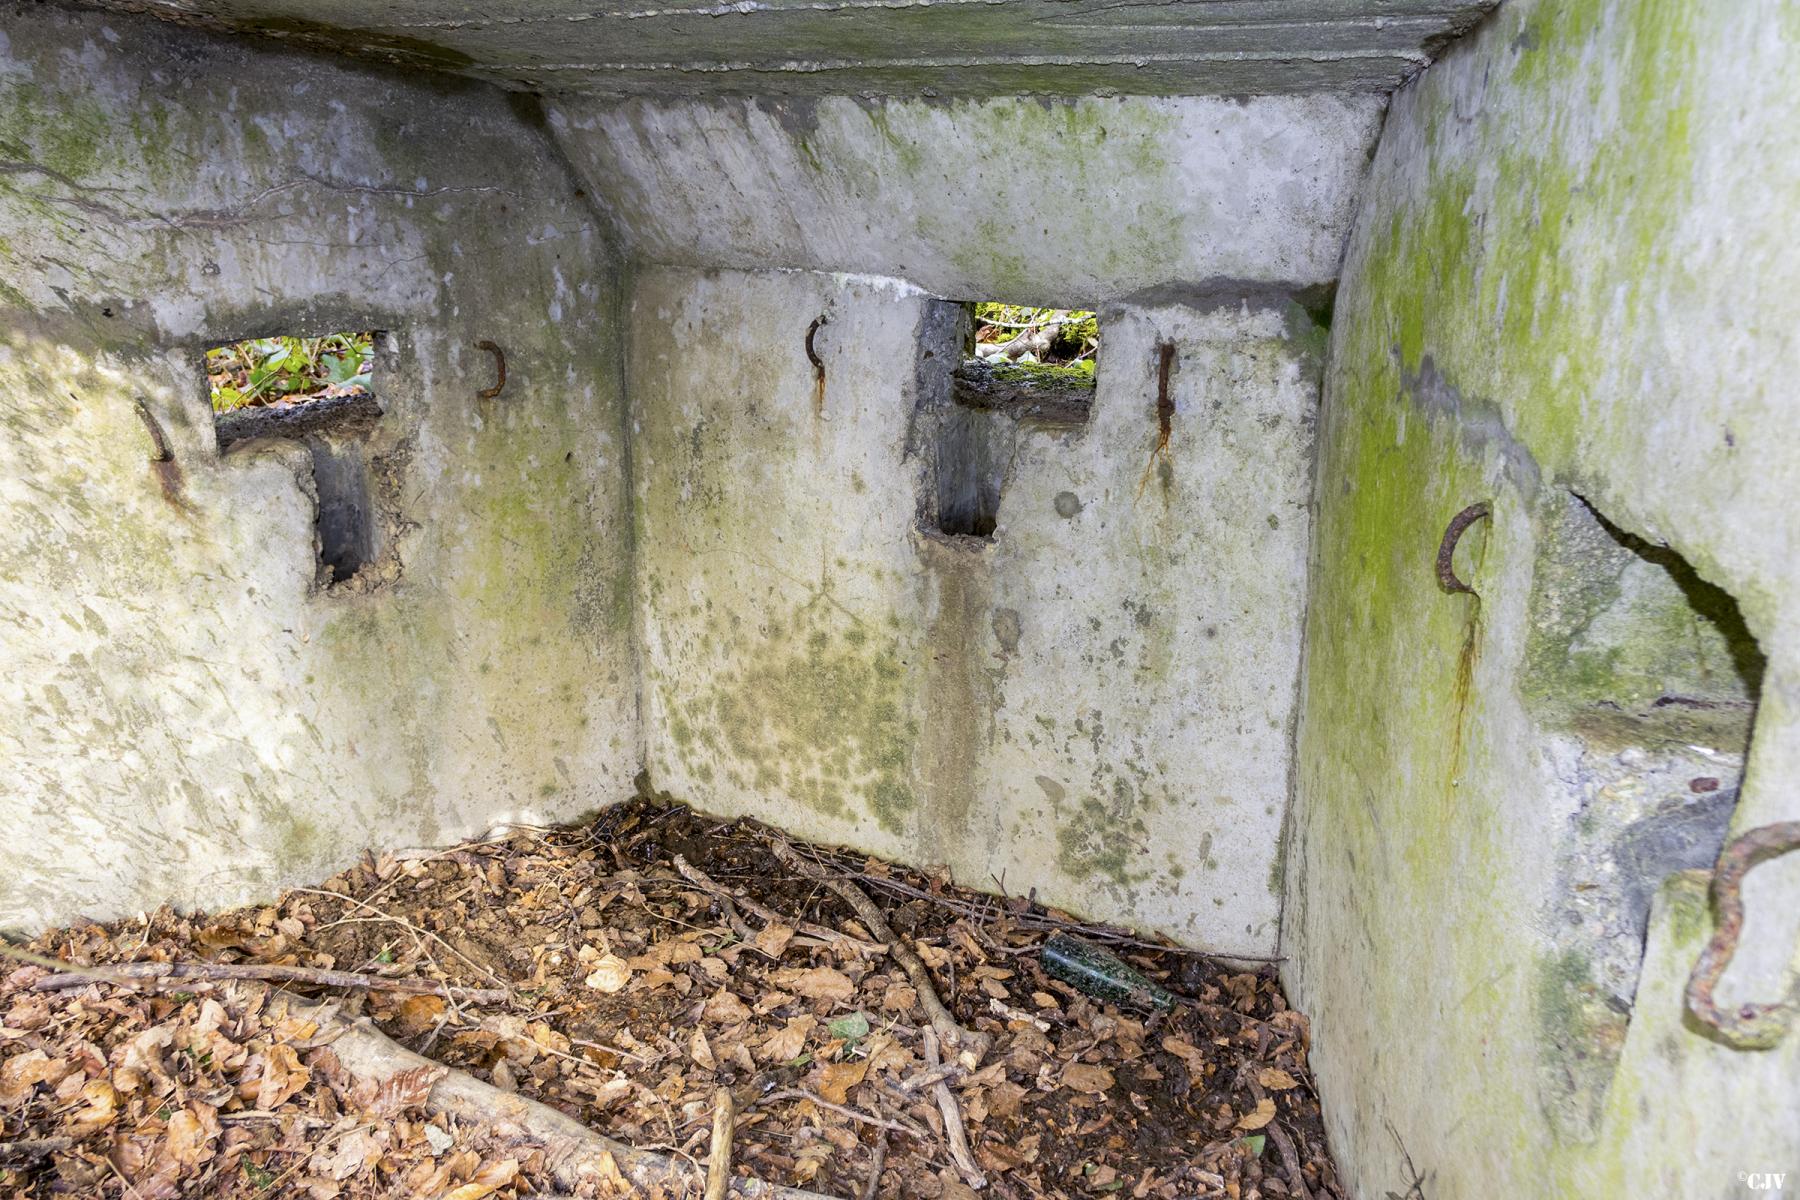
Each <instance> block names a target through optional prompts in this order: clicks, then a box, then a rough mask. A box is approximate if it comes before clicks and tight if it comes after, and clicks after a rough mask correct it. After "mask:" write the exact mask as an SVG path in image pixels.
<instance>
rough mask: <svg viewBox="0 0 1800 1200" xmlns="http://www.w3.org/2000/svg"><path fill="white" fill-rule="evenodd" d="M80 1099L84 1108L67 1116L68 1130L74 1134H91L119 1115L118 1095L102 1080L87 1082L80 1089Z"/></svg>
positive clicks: (110, 1085)
mask: <svg viewBox="0 0 1800 1200" xmlns="http://www.w3.org/2000/svg"><path fill="white" fill-rule="evenodd" d="M81 1098H82V1099H83V1100H85V1101H87V1105H86V1107H84V1108H80V1109H77V1110H76V1111H75V1112H73V1113H71V1114H70V1116H69V1126H70V1129H71V1130H72V1131H73V1132H75V1133H76V1134H79V1135H82V1136H85V1135H87V1134H89V1133H92V1132H93V1131H94V1130H96V1129H99V1128H100V1127H101V1126H103V1125H107V1124H110V1123H111V1122H112V1119H113V1118H114V1117H116V1116H118V1115H119V1093H118V1092H116V1091H114V1090H113V1085H112V1084H110V1083H108V1082H107V1081H106V1080H104V1079H90V1080H88V1082H87V1083H86V1084H85V1085H84V1086H83V1087H82V1089H81Z"/></svg>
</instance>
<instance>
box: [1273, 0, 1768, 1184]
mask: <svg viewBox="0 0 1800 1200" xmlns="http://www.w3.org/2000/svg"><path fill="white" fill-rule="evenodd" d="M1796 83H1800V23H1797V22H1796V19H1795V9H1794V7H1793V6H1792V5H1786V4H1782V3H1779V2H1778V0H1749V2H1746V3H1744V4H1738V5H1727V6H1718V5H1708V4H1705V3H1702V2H1701V0H1670V2H1668V3H1658V4H1640V3H1629V2H1625V0H1613V2H1601V0H1596V2H1593V3H1581V4H1559V3H1552V2H1550V0H1515V2H1514V3H1512V4H1509V5H1507V6H1506V7H1504V8H1503V9H1502V10H1501V12H1500V13H1499V15H1498V16H1497V17H1495V18H1494V19H1492V20H1491V21H1490V22H1489V23H1488V24H1487V25H1486V26H1484V27H1483V29H1482V30H1481V31H1480V32H1479V34H1478V35H1477V36H1475V37H1474V38H1473V39H1471V40H1470V41H1469V42H1468V43H1466V44H1464V45H1462V46H1459V47H1458V48H1456V49H1455V50H1453V51H1452V52H1451V53H1450V54H1449V55H1448V56H1446V57H1445V58H1444V59H1443V60H1442V61H1441V62H1439V63H1438V64H1437V65H1436V66H1434V67H1433V68H1432V69H1431V70H1430V71H1429V72H1427V73H1426V75H1425V76H1424V77H1423V78H1422V79H1421V80H1420V81H1418V82H1417V83H1415V84H1414V85H1412V86H1409V87H1408V88H1406V89H1404V90H1403V91H1402V92H1401V93H1399V94H1398V96H1397V97H1396V99H1395V101H1394V105H1393V109H1392V111H1391V114H1390V117H1389V121H1388V126H1387V129H1386V131H1385V133H1384V135H1383V139H1382V143H1381V148H1380V150H1379V153H1378V155H1377V157H1376V161H1375V165H1374V174H1373V178H1372V180H1371V184H1370V188H1369V192H1368V194H1367V196H1366V197H1365V199H1364V201H1363V206H1362V210H1361V215H1360V217H1359V220H1358V224H1357V228H1356V231H1355V233H1354V235H1353V238H1352V242H1351V247H1350V252H1349V257H1348V261H1347V263H1346V268H1345V272H1344V278H1343V282H1342V287H1341V290H1340V293H1339V302H1338V308H1337V319H1336V324H1335V327H1334V329H1333V335H1332V337H1333V340H1332V347H1331V367H1330V370H1329V372H1328V377H1327V385H1326V395H1325V401H1324V410H1323V419H1322V422H1321V430H1320V445H1321V448H1322V450H1321V469H1320V475H1319V487H1318V496H1319V511H1318V514H1317V533H1316V540H1315V557H1314V564H1313V579H1314V592H1313V598H1312V606H1311V612H1310V619H1309V625H1308V635H1307V666H1306V683H1305V687H1304V701H1303V703H1304V715H1303V723H1302V733H1301V737H1300V742H1299V759H1300V773H1299V785H1298V791H1297V796H1296V812H1295V817H1294V825H1293V828H1294V836H1295V843H1294V848H1293V850H1292V851H1291V856H1290V870H1289V871H1288V888H1289V903H1288V909H1287V920H1286V928H1285V931H1284V933H1285V937H1284V944H1285V948H1286V950H1287V953H1288V954H1289V956H1290V961H1289V963H1288V964H1287V966H1286V978H1287V982H1288V984H1289V987H1290V988H1291V990H1292V993H1293V999H1294V1001H1295V1003H1296V1004H1297V1006H1298V1007H1300V1008H1302V1009H1303V1010H1305V1011H1307V1012H1308V1013H1310V1014H1311V1015H1312V1017H1313V1020H1314V1063H1315V1066H1316V1068H1317V1071H1318V1078H1319V1082H1320V1086H1321V1089H1322V1093H1323V1096H1324V1100H1325V1112H1326V1118H1327V1121H1328V1122H1329V1124H1330V1127H1331V1132H1332V1136H1333V1140H1334V1146H1335V1149H1336V1151H1337V1153H1338V1155H1339V1158H1340V1162H1341V1164H1342V1166H1343V1167H1344V1169H1345V1170H1346V1171H1347V1172H1348V1173H1349V1175H1350V1177H1351V1179H1352V1180H1353V1181H1354V1182H1355V1184H1356V1188H1357V1192H1358V1194H1359V1195H1363V1196H1382V1195H1402V1196H1428V1197H1431V1198H1432V1200H1452V1198H1456V1197H1492V1196H1500V1195H1505V1196H1695V1197H1698V1196H1707V1197H1726V1196H1748V1195H1751V1194H1754V1193H1752V1191H1751V1190H1750V1189H1749V1187H1748V1186H1747V1183H1748V1180H1747V1179H1746V1175H1747V1174H1748V1173H1751V1172H1762V1171H1790V1172H1791V1171H1794V1170H1796V1169H1797V1168H1800V1092H1796V1090H1795V1088H1794V1085H1793V1081H1794V1079H1795V1078H1796V1071H1797V1068H1800V1038H1796V1037H1795V1036H1793V1035H1791V1034H1790V1035H1789V1036H1788V1037H1787V1038H1786V1039H1785V1040H1784V1041H1782V1042H1781V1044H1780V1045H1779V1046H1778V1047H1777V1048H1775V1049H1772V1050H1762V1051H1743V1050H1735V1049H1731V1048H1729V1047H1727V1046H1725V1045H1723V1044H1721V1043H1720V1042H1718V1041H1717V1040H1714V1039H1712V1038H1710V1037H1709V1036H1707V1034H1706V1032H1705V1031H1704V1030H1703V1028H1702V1027H1700V1026H1699V1025H1697V1024H1696V1023H1695V1022H1694V1021H1693V1020H1692V1019H1691V1018H1688V1017H1686V1016H1685V1015H1684V1011H1683V1006H1682V1002H1681V996H1680V993H1681V987H1682V983H1683V981H1684V980H1685V977H1686V975H1687V972H1688V970H1689V968H1690V967H1691V965H1692V964H1693V960H1694V957H1695V955H1696V954H1697V952H1698V950H1699V948H1700V945H1701V944H1702V943H1703V942H1704V941H1705V939H1706V937H1707V936H1708V935H1709V934H1710V932H1711V925H1712V922H1711V919H1710V916H1709V914H1708V913H1707V910H1706V906H1705V900H1704V892H1703V890H1702V888H1703V882H1704V875H1700V876H1696V875H1693V874H1687V873H1677V874H1674V875H1673V876H1672V877H1671V878H1670V881H1669V882H1668V883H1667V884H1666V885H1665V886H1664V887H1663V888H1662V892H1661V897H1660V900H1659V904H1658V907H1657V910H1656V912H1655V914H1654V915H1653V916H1652V917H1651V919H1650V921H1649V928H1648V946H1647V948H1645V949H1644V950H1643V951H1642V952H1641V954H1640V953H1639V952H1638V951H1637V950H1636V948H1635V947H1636V946H1638V945H1642V942H1641V941H1637V940H1636V939H1637V937H1638V936H1640V935H1638V934H1637V933H1636V932H1635V930H1633V929H1632V928H1631V927H1630V924H1629V914H1630V904H1629V898H1628V897H1622V896H1621V890H1622V889H1625V890H1628V888H1627V885H1628V884H1629V883H1630V882H1631V881H1632V880H1633V879H1635V880H1636V881H1637V882H1638V883H1639V884H1640V885H1644V884H1648V885H1653V884H1654V883H1655V881H1656V880H1657V879H1659V878H1661V877H1662V876H1663V874H1664V873H1665V872H1667V871H1670V870H1678V869H1679V868H1680V867H1683V866H1695V865H1710V861H1711V856H1712V854H1714V853H1716V851H1717V848H1718V838H1719V837H1722V836H1723V830H1722V829H1719V828H1714V829H1713V831H1712V832H1711V833H1710V834H1707V833H1705V832H1704V829H1705V827H1707V826H1708V825H1709V823H1710V822H1715V821H1717V822H1720V823H1722V822H1723V821H1726V820H1729V822H1730V825H1731V828H1732V829H1733V830H1734V831H1742V830H1746V829H1750V828H1753V827H1757V826H1760V825H1763V824H1765V823H1768V822H1772V821H1776V820H1782V819H1787V820H1792V819H1794V818H1796V817H1797V816H1800V796H1797V795H1796V793H1795V790H1794V788H1793V786H1792V781H1793V780H1794V778H1795V777H1796V773H1797V770H1800V524H1797V523H1796V522H1795V521H1793V520H1792V519H1791V517H1792V513H1793V497H1794V495H1795V494H1796V487H1797V485H1800V441H1797V440H1796V439H1795V438H1794V436H1793V429H1794V426H1795V419H1796V416H1800V400H1797V399H1796V394H1795V392H1794V390H1793V381H1794V379H1795V378H1796V377H1800V343H1797V342H1796V340H1795V339H1794V336H1793V333H1792V331H1793V329H1794V328H1795V327H1796V325H1797V324H1800V293H1797V292H1796V290H1795V288H1794V286H1793V285H1794V280H1795V279H1796V278H1800V250H1797V249H1796V245H1795V242H1794V240H1793V237H1792V233H1791V228H1790V226H1791V220H1790V217H1789V214H1791V213H1792V212H1793V211H1794V210H1795V206H1796V202H1800V156H1797V155H1795V154H1794V153H1793V141H1792V130H1793V129H1794V128H1795V125H1796V121H1797V120H1800V89H1797V88H1796ZM1482 500H1490V501H1491V502H1492V505H1493V517H1492V520H1491V522H1484V523H1483V524H1481V525H1477V526H1476V527H1475V528H1474V529H1473V530H1472V531H1471V532H1470V534H1469V535H1468V537H1467V538H1465V546H1464V549H1463V550H1462V551H1461V552H1460V553H1459V555H1458V558H1457V569H1458V570H1459V571H1460V572H1461V574H1462V575H1463V576H1464V577H1465V578H1468V579H1470V580H1471V582H1472V583H1473V585H1474V587H1475V588H1476V590H1477V591H1478V592H1479V593H1480V599H1479V601H1477V600H1475V599H1473V598H1471V597H1470V596H1467V595H1449V594H1445V593H1443V592H1441V591H1440V590H1439V589H1438V587H1437V584H1436V582H1435V580H1434V573H1433V560H1434V557H1435V555H1436V553H1437V549H1438V544H1439V537H1440V534H1441V533H1442V532H1443V530H1444V528H1445V526H1446V524H1447V523H1448V521H1449V520H1450V518H1451V516H1452V515H1453V514H1455V513H1456V512H1458V511H1459V510H1460V509H1462V508H1463V507H1464V506H1465V505H1467V504H1470V503H1473V502H1476V501H1482ZM1602 518H1604V520H1602ZM1608 523H1610V525H1611V526H1612V528H1611V530H1610V531H1609V529H1608V528H1607V526H1608ZM1664 546H1666V547H1668V550H1664V549H1662V547H1664ZM1708 585H1711V586H1710V587H1709V586H1708ZM1718 589H1723V591H1722V592H1721V591H1719V590H1718ZM1727 594H1728V595H1727ZM1733 599H1734V600H1735V606H1736V610H1737V612H1738V613H1740V614H1741V622H1742V626H1741V627H1738V626H1737V621H1738V619H1739V618H1736V617H1734V616H1733V605H1732V603H1731V601H1732V600H1733ZM1752 638H1753V639H1754V640H1753V641H1752V640H1751V639H1752ZM1758 647H1759V649H1758ZM1758 654H1760V655H1762V656H1766V663H1765V662H1761V661H1759V660H1758ZM1758 693H1759V694H1760V704H1759V707H1758V708H1757V710H1756V713H1755V738H1754V742H1753V744H1751V745H1750V746H1749V748H1748V758H1747V760H1746V758H1745V739H1746V737H1747V733H1748V718H1749V715H1750V713H1749V704H1750V702H1751V701H1752V700H1753V699H1754V698H1755V697H1757V695H1758ZM1659 702H1660V703H1659ZM1714 781H1716V784H1717V787H1716V788H1715V789H1714V790H1711V791H1709V790H1707V788H1708V785H1709V783H1711V782H1714ZM1740 783H1741V787H1742V793H1741V798H1735V797H1732V798H1735V799H1736V801H1737V802H1736V805H1735V809H1733V808H1732V807H1731V805H1730V804H1729V802H1727V803H1726V805H1725V806H1724V807H1723V808H1722V809H1719V810H1718V811H1716V812H1715V813H1708V812H1707V811H1706V809H1707V808H1708V806H1709V805H1716V804H1717V797H1718V796H1719V795H1721V794H1724V795H1726V796H1728V797H1729V795H1730V792H1731V789H1732V788H1733V787H1735V786H1738V785H1739V784H1740ZM1646 822H1648V824H1646ZM1682 825H1686V826H1689V827H1692V828H1695V829H1701V830H1702V831H1703V832H1702V833H1700V834H1698V835H1696V836H1695V837H1694V838H1692V839H1690V840H1689V841H1688V842H1686V843H1685V849H1684V848H1683V845H1684V843H1683V839H1682V838H1681V837H1677V836H1675V835H1674V833H1673V832H1672V831H1673V830H1674V829H1675V828H1676V826H1682ZM1709 838H1710V839H1711V840H1710V845H1709V844H1708V839H1709ZM1646 846H1649V847H1650V848H1651V851H1652V852H1651V853H1649V857H1648V858H1647V859H1643V858H1639V857H1637V855H1638V851H1639V850H1640V849H1641V848H1643V847H1646ZM1684 858H1685V859H1686V861H1683V859H1684ZM1745 894H1746V901H1747V906H1748V908H1749V912H1750V917H1749V921H1748V924H1747V926H1746V932H1745V938H1744V948H1743V950H1742V952H1741V954H1740V960H1741V964H1740V966H1739V967H1734V969H1733V970H1732V972H1730V973H1729V974H1728V975H1727V976H1726V979H1725V982H1724V984H1723V985H1722V987H1721V990H1720V996H1721V1000H1722V1001H1723V1002H1724V1003H1726V1004H1727V1005H1729V1004H1734V1003H1738V1002H1741V1001H1744V1000H1751V999H1755V1000H1775V999H1779V998H1781V997H1782V996H1783V995H1786V994H1789V992H1790V989H1791V988H1792V986H1793V966H1794V963H1793V956H1794V953H1795V947H1796V944H1797V941H1796V930H1795V924H1794V922H1795V914H1796V911H1797V910H1800V903H1796V901H1797V900H1800V861H1797V860H1796V859H1794V858H1789V859H1786V860H1781V861H1777V862H1773V863H1770V864H1767V865H1764V866H1761V867H1758V868H1757V870H1756V871H1755V872H1753V873H1752V875H1751V876H1750V878H1749V880H1748V883H1747V886H1746V889H1745ZM1626 951H1629V953H1626Z"/></svg>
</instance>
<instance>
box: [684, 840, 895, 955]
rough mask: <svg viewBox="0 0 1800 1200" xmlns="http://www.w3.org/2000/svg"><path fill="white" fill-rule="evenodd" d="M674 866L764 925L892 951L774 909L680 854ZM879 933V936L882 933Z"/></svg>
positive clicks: (868, 950) (866, 949) (865, 950)
mask: <svg viewBox="0 0 1800 1200" xmlns="http://www.w3.org/2000/svg"><path fill="white" fill-rule="evenodd" d="M675 869H676V870H677V871H680V872H681V877H682V878H683V879H685V880H687V881H688V882H689V883H691V884H693V885H694V886H695V887H697V888H699V889H700V890H701V891H703V892H709V893H711V894H712V895H714V896H717V897H718V898H719V899H720V900H723V901H725V902H726V903H728V904H729V903H733V902H735V903H737V904H741V905H743V906H744V907H745V908H746V909H748V910H749V912H750V915H751V916H753V917H755V918H756V919H757V920H759V921H761V922H762V923H763V924H765V925H785V926H786V927H787V928H789V929H792V930H794V931H795V932H796V933H804V934H806V935H807V936H808V937H816V938H821V939H823V940H825V941H828V942H837V943H839V944H840V945H844V946H848V947H849V948H850V949H852V950H854V951H856V953H858V954H886V953H888V952H889V947H887V946H884V945H882V944H880V943H879V942H865V941H864V940H863V939H861V938H859V937H851V936H850V935H849V934H847V933H844V932H843V931H841V930H837V929H832V928H830V927H829V926H825V925H818V924H815V923H814V922H812V921H796V920H791V919H790V918H788V917H784V916H782V915H781V914H780V913H778V912H776V911H775V910H774V909H772V908H768V907H766V906H764V905H761V904H758V903H757V902H756V901H754V900H752V899H751V898H750V897H749V896H747V895H745V894H744V892H743V890H742V889H739V890H737V891H732V890H731V889H730V888H728V887H726V886H725V885H724V884H722V883H717V882H715V881H714V880H713V878H712V876H710V875H708V874H707V873H706V872H705V871H702V870H701V869H700V868H699V867H696V866H695V865H694V864H693V863H691V862H689V861H688V860H687V859H685V858H683V857H682V856H681V855H679V854H677V855H676V856H675ZM739 936H740V937H742V936H744V935H743V934H742V933H740V934H739ZM877 936H879V934H878V935H877ZM745 940H746V941H752V942H753V941H754V940H755V939H754V938H748V937H746V938H745ZM771 957H773V956H771Z"/></svg>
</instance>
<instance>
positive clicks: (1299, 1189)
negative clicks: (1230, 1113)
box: [1257, 1099, 1312, 1200]
mask: <svg viewBox="0 0 1800 1200" xmlns="http://www.w3.org/2000/svg"><path fill="white" fill-rule="evenodd" d="M1257 1102H1258V1103H1259V1104H1260V1103H1261V1100H1260V1099H1259V1100H1258V1101H1257ZM1269 1136H1270V1137H1272V1138H1274V1139H1275V1149H1277V1150H1279V1151H1280V1152H1281V1166H1282V1169H1283V1170H1285V1171H1286V1172H1287V1177H1288V1190H1289V1191H1290V1192H1292V1193H1293V1194H1294V1195H1296V1196H1298V1197H1300V1200H1312V1191H1311V1189H1309V1188H1308V1187H1307V1186H1306V1176H1305V1175H1304V1174H1303V1173H1302V1172H1301V1170H1300V1156H1299V1155H1298V1154H1296V1153H1295V1152H1294V1140H1293V1139H1292V1138H1290V1137H1289V1136H1288V1134H1287V1130H1285V1129H1283V1128H1282V1127H1281V1122H1280V1121H1270V1122H1269Z"/></svg>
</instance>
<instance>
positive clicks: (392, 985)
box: [31, 960, 512, 1004]
mask: <svg viewBox="0 0 1800 1200" xmlns="http://www.w3.org/2000/svg"><path fill="white" fill-rule="evenodd" d="M50 961H55V960H50ZM40 965H41V964H40ZM57 965H58V966H59V967H60V968H61V970H60V971H59V972H58V973H56V974H54V975H46V976H44V978H42V979H40V980H38V981H37V982H36V983H34V984H32V985H31V986H32V990H34V991H39V992H57V991H62V990H64V989H66V988H74V987H85V986H86V985H88V984H90V983H112V984H118V985H121V986H130V985H132V984H138V983H163V982H168V981H170V980H177V979H199V980H206V979H212V980H221V979H239V980H252V981H258V982H263V983H304V984H311V985H313V986H314V987H338V988H356V989H359V990H362V991H381V992H406V993H408V994H411V995H422V996H442V997H444V998H445V999H447V1000H458V1001H464V1002H467V1003H470V1004H504V1003H505V1002H506V1001H507V1000H509V999H511V998H512V997H511V993H509V992H507V991H505V990H503V989H501V988H466V987H456V986H454V985H451V984H447V983H431V982H429V981H427V980H423V979H387V978H384V977H383V976H380V975H360V974H357V973H355V972H352V971H326V970H321V969H319V968H317V967H290V966H279V965H276V964H273V963H269V964H257V963H191V962H189V963H184V962H133V963H113V964H110V965H108V966H105V967H79V968H76V967H71V966H70V965H69V964H67V963H59V964H57Z"/></svg>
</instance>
